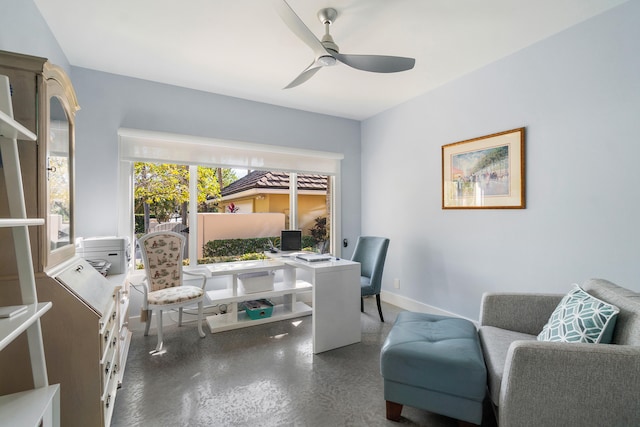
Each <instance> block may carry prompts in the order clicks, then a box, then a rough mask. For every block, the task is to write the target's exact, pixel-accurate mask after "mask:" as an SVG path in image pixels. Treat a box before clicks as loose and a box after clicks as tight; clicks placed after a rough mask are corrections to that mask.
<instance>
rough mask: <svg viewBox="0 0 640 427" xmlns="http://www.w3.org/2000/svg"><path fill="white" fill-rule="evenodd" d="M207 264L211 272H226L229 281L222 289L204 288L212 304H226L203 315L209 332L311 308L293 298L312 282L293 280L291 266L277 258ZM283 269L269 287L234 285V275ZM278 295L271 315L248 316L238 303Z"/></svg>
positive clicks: (300, 313)
mask: <svg viewBox="0 0 640 427" xmlns="http://www.w3.org/2000/svg"><path fill="white" fill-rule="evenodd" d="M207 268H208V270H209V272H210V274H211V276H214V277H215V276H229V277H230V279H231V280H230V283H229V286H227V288H225V289H218V290H212V291H208V292H207V297H208V298H209V299H210V300H211V302H213V303H215V304H228V305H229V306H230V309H229V311H228V312H227V313H224V314H218V315H215V316H208V317H207V324H208V325H209V328H210V329H211V332H212V333H215V332H223V331H230V330H233V329H239V328H246V327H248V326H256V325H262V324H264V323H271V322H278V321H280V320H286V319H293V318H296V317H302V316H310V315H311V314H312V312H313V309H312V307H310V306H309V305H308V304H306V303H304V302H302V301H297V300H296V295H297V294H299V293H303V292H310V291H311V290H312V289H313V285H312V284H311V283H309V282H306V281H304V280H296V277H295V276H296V269H295V267H293V266H291V265H288V264H287V263H285V262H282V261H279V260H263V261H240V262H232V263H220V264H210V265H207ZM274 270H284V271H283V276H284V280H283V281H281V282H276V283H274V284H273V289H270V290H267V291H261V292H244V291H243V290H242V287H240V286H238V276H239V275H241V274H247V273H257V272H271V271H274ZM276 297H282V300H283V303H282V304H277V305H275V306H274V307H273V311H272V313H271V316H269V317H264V318H260V319H251V318H249V316H248V315H247V314H246V313H245V312H243V311H242V310H240V308H239V303H241V302H243V301H249V300H257V299H269V298H276Z"/></svg>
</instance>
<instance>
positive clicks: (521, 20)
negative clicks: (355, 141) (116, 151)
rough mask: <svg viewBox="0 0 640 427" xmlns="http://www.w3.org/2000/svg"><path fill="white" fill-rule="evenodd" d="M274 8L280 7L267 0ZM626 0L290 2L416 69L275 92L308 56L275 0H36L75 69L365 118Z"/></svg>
mask: <svg viewBox="0 0 640 427" xmlns="http://www.w3.org/2000/svg"><path fill="white" fill-rule="evenodd" d="M276 1H279V0H276ZM625 1H626V0H394V1H390V0H289V4H290V5H291V7H292V8H293V9H294V10H295V11H296V13H297V14H298V16H300V18H301V19H302V20H303V21H304V22H305V24H306V25H307V26H308V27H309V28H310V29H311V30H312V31H313V32H314V33H315V34H316V35H317V36H318V38H320V37H321V36H322V33H323V27H322V24H321V23H320V21H319V20H318V19H317V17H316V14H317V12H318V10H320V9H321V8H325V7H333V8H335V9H337V10H338V18H337V20H336V22H335V23H334V24H333V26H332V27H331V34H332V35H333V37H334V40H335V42H336V43H337V44H338V45H339V46H340V52H341V53H349V54H379V55H397V56H408V57H414V58H416V66H415V68H414V69H413V70H410V71H406V72H402V73H395V74H377V73H368V72H364V71H358V70H354V69H351V68H349V67H347V66H345V65H343V64H339V65H338V66H335V67H329V68H325V69H322V70H320V71H319V72H318V73H317V74H316V75H315V76H314V77H312V78H311V80H309V81H308V82H306V83H304V84H303V85H301V86H298V87H296V88H293V89H287V90H283V89H282V88H283V87H284V86H286V85H287V84H288V83H289V82H290V81H291V80H293V79H294V78H295V77H296V76H297V75H298V74H299V73H300V72H301V71H302V70H303V69H304V68H305V67H307V66H308V65H309V64H310V63H311V61H312V60H313V59H314V58H313V54H312V51H311V49H310V48H308V47H307V46H306V45H305V44H304V43H303V42H302V41H301V40H299V39H298V38H297V37H296V36H295V35H294V34H293V33H292V32H291V31H290V30H289V29H288V27H287V26H286V25H285V24H284V23H283V22H282V20H281V19H280V17H279V15H278V14H277V12H276V10H275V8H274V5H273V2H272V0H106V1H98V0H35V3H36V5H37V6H38V8H39V9H40V12H41V13H42V15H43V17H44V19H45V20H46V21H47V23H48V24H49V27H50V28H51V31H52V32H53V34H54V35H55V37H56V39H57V40H58V43H59V44H60V46H61V47H62V50H63V51H64V53H65V54H66V56H67V58H68V60H69V62H70V63H71V65H73V66H78V67H84V68H90V69H94V70H100V71H105V72H109V73H115V74H121V75H125V76H131V77H137V78H141V79H145V80H151V81H157V82H162V83H168V84H172V85H177V86H183V87H187V88H193V89H198V90H203V91H207V92H213V93H219V94H223V95H229V96H234V97H239V98H245V99H250V100H255V101H260V102H266V103H270V104H276V105H281V106H286V107H292V108H297V109H302V110H308V111H314V112H319V113H325V114H330V115H335V116H341V117H347V118H352V119H358V120H361V119H365V118H368V117H371V116H373V115H375V114H377V113H379V112H381V111H384V110H386V109H388V108H391V107H393V106H395V105H398V104H400V103H402V102H404V101H406V100H408V99H410V98H413V97H415V96H418V95H420V94H422V93H425V92H427V91H429V90H431V89H433V88H435V87H438V86H441V85H443V84H445V83H447V82H449V81H451V80H454V79H456V78H458V77H460V76H462V75H464V74H467V73H469V72H471V71H473V70H476V69H478V68H480V67H482V66H484V65H486V64H489V63H491V62H493V61H495V60H497V59H499V58H502V57H504V56H507V55H509V54H511V53H513V52H516V51H518V50H520V49H522V48H524V47H526V46H528V45H531V44H533V43H535V42H537V41H539V40H542V39H544V38H546V37H549V36H550V35H552V34H554V33H557V32H559V31H561V30H563V29H565V28H568V27H570V26H572V25H574V24H576V23H578V22H581V21H584V20H586V19H588V18H590V17H592V16H594V15H597V14H599V13H601V12H603V11H605V10H607V9H609V8H611V7H614V6H616V5H618V4H621V3H624V2H625Z"/></svg>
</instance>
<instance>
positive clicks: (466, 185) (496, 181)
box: [442, 128, 525, 209]
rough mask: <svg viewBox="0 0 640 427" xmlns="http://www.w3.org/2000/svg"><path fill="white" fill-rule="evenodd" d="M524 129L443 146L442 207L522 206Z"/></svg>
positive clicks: (503, 207) (523, 200)
mask: <svg viewBox="0 0 640 427" xmlns="http://www.w3.org/2000/svg"><path fill="white" fill-rule="evenodd" d="M524 190H525V187H524V128H519V129H513V130H508V131H505V132H500V133H494V134H493V135H487V136H482V137H480V138H474V139H469V140H467V141H460V142H455V143H453V144H447V145H443V146H442V209H524V207H525V198H524Z"/></svg>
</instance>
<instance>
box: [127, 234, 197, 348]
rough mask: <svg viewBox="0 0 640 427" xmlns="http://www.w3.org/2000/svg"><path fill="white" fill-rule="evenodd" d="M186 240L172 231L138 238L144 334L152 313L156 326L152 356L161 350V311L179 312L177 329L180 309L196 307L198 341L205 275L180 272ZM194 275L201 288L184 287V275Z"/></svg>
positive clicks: (147, 330) (180, 314)
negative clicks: (156, 338)
mask: <svg viewBox="0 0 640 427" xmlns="http://www.w3.org/2000/svg"><path fill="white" fill-rule="evenodd" d="M185 240H186V239H185V237H184V236H183V235H182V234H179V233H174V232H172V231H158V232H155V233H149V234H146V235H144V236H143V237H141V238H140V239H138V241H139V244H140V250H141V254H142V260H143V262H144V269H145V273H146V277H145V279H144V281H143V285H144V286H143V292H144V299H143V302H142V309H143V310H146V317H147V319H146V323H147V324H146V326H145V330H144V334H145V335H148V334H149V326H150V325H151V315H152V313H153V312H154V311H155V312H156V317H157V320H156V322H157V325H158V344H157V345H156V349H155V350H154V351H153V352H152V353H158V352H160V351H161V350H162V345H163V343H162V311H163V310H173V309H178V326H182V309H183V307H185V306H189V305H194V304H197V305H198V333H199V334H200V337H201V338H204V336H205V334H204V331H203V330H202V309H203V302H204V286H205V284H206V280H207V278H206V276H205V275H204V274H197V273H189V272H188V271H183V268H182V254H183V252H184V245H185ZM184 274H186V275H190V276H195V277H197V278H199V279H200V280H201V284H200V286H191V285H184V284H183V275H184Z"/></svg>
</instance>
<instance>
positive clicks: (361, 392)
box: [111, 298, 495, 427]
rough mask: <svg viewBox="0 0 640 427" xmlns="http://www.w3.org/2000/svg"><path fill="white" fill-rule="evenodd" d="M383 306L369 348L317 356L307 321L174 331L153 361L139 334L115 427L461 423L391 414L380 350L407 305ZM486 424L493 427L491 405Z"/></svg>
mask: <svg viewBox="0 0 640 427" xmlns="http://www.w3.org/2000/svg"><path fill="white" fill-rule="evenodd" d="M382 310H383V314H384V316H385V320H386V321H385V323H381V322H380V319H379V317H378V313H377V309H376V306H375V298H366V299H365V313H363V314H362V315H361V322H362V342H361V343H358V344H353V345H350V346H346V347H343V348H339V349H336V350H332V351H328V352H325V353H321V354H317V355H314V354H313V353H312V348H311V317H310V316H308V317H302V318H299V319H293V320H288V321H287V320H285V321H280V322H275V323H271V324H266V325H258V326H255V327H250V328H244V329H240V330H236V331H229V332H222V333H217V334H210V333H208V334H207V336H206V338H204V339H200V338H199V337H198V333H197V330H196V327H195V324H194V323H189V324H186V325H184V326H183V327H181V328H178V327H176V326H168V327H166V328H165V338H164V345H165V349H166V353H164V354H161V355H156V356H151V355H150V354H149V351H151V350H153V349H154V348H155V345H156V335H155V331H153V330H152V331H151V333H150V335H149V336H148V337H145V336H143V335H142V332H140V331H136V332H134V335H133V338H132V341H131V348H130V350H129V356H128V361H127V366H126V371H125V375H124V381H123V385H122V388H121V389H120V390H119V391H118V394H117V397H116V402H115V409H114V415H113V420H112V423H111V425H112V426H113V427H125V426H126V427H132V426H190V427H191V426H252V427H254V426H261V427H269V426H305V427H307V426H309V427H313V426H320V427H325V426H398V425H402V426H434V427H447V426H456V425H457V421H456V420H454V419H451V418H448V417H444V416H441V415H437V414H433V413H429V412H426V411H422V410H419V409H415V408H410V407H405V408H404V410H403V412H402V416H403V418H402V419H401V421H400V422H397V423H396V422H391V421H388V420H387V419H386V418H385V402H384V397H383V381H382V377H381V376H380V366H379V364H380V347H381V346H382V343H383V342H384V339H385V338H386V336H387V334H388V333H389V330H390V329H391V326H392V325H393V322H394V321H395V319H396V316H397V315H398V313H399V312H400V309H399V308H397V307H395V306H392V305H389V304H385V303H383V305H382ZM185 319H186V317H185ZM207 329H208V328H207V327H206V325H205V330H207ZM207 332H208V330H207ZM483 426H485V427H495V420H494V419H493V415H492V414H491V410H490V409H488V410H485V421H484V422H483Z"/></svg>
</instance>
